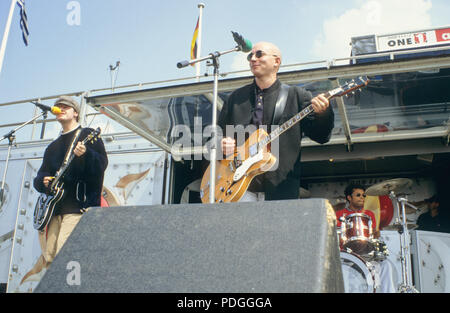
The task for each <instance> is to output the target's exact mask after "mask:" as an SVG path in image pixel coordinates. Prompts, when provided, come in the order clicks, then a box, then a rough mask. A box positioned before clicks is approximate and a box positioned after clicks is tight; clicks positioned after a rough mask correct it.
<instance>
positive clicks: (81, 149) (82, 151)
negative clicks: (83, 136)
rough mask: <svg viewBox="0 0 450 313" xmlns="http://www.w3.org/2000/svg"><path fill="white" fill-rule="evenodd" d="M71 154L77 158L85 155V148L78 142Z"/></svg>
mask: <svg viewBox="0 0 450 313" xmlns="http://www.w3.org/2000/svg"><path fill="white" fill-rule="evenodd" d="M73 153H74V154H75V155H76V156H77V157H80V156H82V155H83V154H85V153H86V146H85V145H84V144H83V143H82V142H81V141H79V142H78V143H77V146H76V147H75V149H73Z"/></svg>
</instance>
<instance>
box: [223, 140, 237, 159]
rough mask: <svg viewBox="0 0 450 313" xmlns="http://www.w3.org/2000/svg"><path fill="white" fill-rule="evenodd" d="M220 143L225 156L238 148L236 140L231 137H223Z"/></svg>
mask: <svg viewBox="0 0 450 313" xmlns="http://www.w3.org/2000/svg"><path fill="white" fill-rule="evenodd" d="M220 144H221V145H222V152H223V154H224V156H225V157H227V156H229V155H231V154H233V153H234V150H236V141H235V140H234V139H233V138H231V137H225V138H222V140H221V142H220Z"/></svg>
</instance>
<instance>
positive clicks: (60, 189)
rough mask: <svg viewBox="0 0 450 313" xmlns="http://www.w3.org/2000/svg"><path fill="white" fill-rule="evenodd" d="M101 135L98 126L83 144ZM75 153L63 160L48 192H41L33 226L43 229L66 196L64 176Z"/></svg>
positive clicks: (35, 209)
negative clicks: (65, 160)
mask: <svg viewBox="0 0 450 313" xmlns="http://www.w3.org/2000/svg"><path fill="white" fill-rule="evenodd" d="M99 136H100V128H97V129H95V130H93V131H91V132H90V133H89V135H88V136H87V137H86V138H85V139H84V140H83V141H82V143H83V144H86V143H88V142H91V143H92V142H94V141H95V140H97V138H98V137H99ZM74 157H75V154H74V153H73V151H71V152H70V157H69V158H68V160H67V162H63V165H62V166H61V168H60V169H59V171H58V172H57V173H56V174H55V178H54V179H53V180H52V181H51V184H50V187H49V188H48V189H49V191H48V192H47V193H41V194H40V195H39V198H38V200H37V202H36V205H35V207H34V216H33V226H34V228H35V229H37V230H43V229H45V227H46V226H47V224H48V222H49V221H50V219H51V217H52V216H53V213H54V211H55V207H56V205H57V204H58V203H59V202H60V201H61V199H63V197H64V182H63V181H62V178H63V177H64V175H65V174H66V172H67V169H68V168H69V166H70V164H71V163H72V160H73V159H74Z"/></svg>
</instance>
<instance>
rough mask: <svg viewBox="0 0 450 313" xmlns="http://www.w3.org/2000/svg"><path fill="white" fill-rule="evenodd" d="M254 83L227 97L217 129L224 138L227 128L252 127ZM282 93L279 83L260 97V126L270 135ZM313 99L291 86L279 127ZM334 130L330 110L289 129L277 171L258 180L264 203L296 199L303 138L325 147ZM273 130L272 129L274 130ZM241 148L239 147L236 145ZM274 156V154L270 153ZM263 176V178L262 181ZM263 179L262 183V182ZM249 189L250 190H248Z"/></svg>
mask: <svg viewBox="0 0 450 313" xmlns="http://www.w3.org/2000/svg"><path fill="white" fill-rule="evenodd" d="M255 88H256V83H255V81H253V83H252V84H249V85H246V86H244V87H241V88H239V89H237V90H235V91H234V92H232V93H231V95H230V96H229V97H228V99H227V101H226V103H225V104H224V106H223V108H222V110H221V112H220V115H219V118H218V125H219V126H220V127H221V128H222V130H223V132H224V134H223V135H224V137H233V136H234V134H226V133H225V130H226V125H242V126H244V127H245V126H248V125H250V124H251V123H252V110H253V107H254V103H255ZM280 90H281V82H280V81H279V80H276V82H275V83H274V84H273V85H272V86H271V87H269V88H267V89H265V90H264V92H263V94H264V96H263V104H264V116H263V124H264V125H267V130H268V131H269V132H270V131H271V126H270V125H271V124H272V119H273V114H274V109H275V104H276V102H277V99H278V95H279V93H280ZM311 98H312V95H311V93H310V92H309V91H306V90H305V89H303V88H301V87H298V86H291V87H290V89H289V93H288V98H287V102H286V107H285V109H284V111H283V113H282V115H281V118H280V120H279V122H278V125H281V124H282V123H284V122H286V121H287V120H289V119H290V118H291V117H293V116H294V115H295V114H297V113H298V112H300V111H301V110H302V109H303V108H305V107H307V106H308V105H309V104H311ZM333 127H334V113H333V110H332V108H331V105H330V106H329V108H328V109H327V110H326V111H325V112H324V113H322V114H315V113H314V112H313V113H311V114H309V115H308V116H306V117H305V118H304V119H303V120H302V121H301V122H300V123H297V124H296V125H294V126H293V127H291V128H290V129H289V130H288V131H286V132H285V133H283V134H281V135H280V137H279V155H278V156H277V158H278V161H279V162H278V167H277V169H276V170H275V171H270V172H267V173H265V174H263V175H261V176H259V177H258V179H260V181H261V186H260V188H261V187H262V189H263V190H259V191H264V192H265V194H266V199H267V200H279V199H297V198H298V195H299V187H300V156H301V154H300V152H301V144H300V142H301V139H302V136H303V134H304V135H306V136H308V137H309V138H311V139H312V140H314V141H316V142H318V143H321V144H323V143H326V142H328V141H329V139H330V136H331V130H332V129H333ZM273 129H275V127H273ZM237 144H238V145H241V144H242V143H239V142H238V143H237ZM272 152H273V151H272ZM262 176H263V178H262ZM261 178H262V179H261ZM250 189H251V187H250Z"/></svg>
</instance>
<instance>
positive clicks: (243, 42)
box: [231, 31, 253, 52]
mask: <svg viewBox="0 0 450 313" xmlns="http://www.w3.org/2000/svg"><path fill="white" fill-rule="evenodd" d="M231 33H232V34H233V38H234V41H236V43H237V44H238V48H239V50H240V51H242V52H250V51H251V50H252V48H253V45H252V42H251V41H250V40H248V39H244V37H242V36H241V35H239V34H238V33H236V32H234V31H231Z"/></svg>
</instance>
